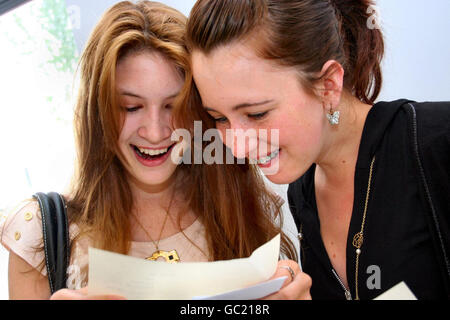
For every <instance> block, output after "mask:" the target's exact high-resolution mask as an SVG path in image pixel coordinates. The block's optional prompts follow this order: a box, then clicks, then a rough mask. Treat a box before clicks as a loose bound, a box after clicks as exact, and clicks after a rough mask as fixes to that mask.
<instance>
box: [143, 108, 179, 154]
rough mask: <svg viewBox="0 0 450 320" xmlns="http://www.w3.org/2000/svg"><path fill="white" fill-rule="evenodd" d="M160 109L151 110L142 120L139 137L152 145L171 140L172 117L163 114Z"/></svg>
mask: <svg viewBox="0 0 450 320" xmlns="http://www.w3.org/2000/svg"><path fill="white" fill-rule="evenodd" d="M158 109H159V108H156V107H155V108H149V110H148V111H147V113H146V114H145V116H144V117H143V118H142V120H141V123H140V125H139V129H138V135H139V136H140V137H142V138H144V139H146V140H147V141H148V142H150V143H152V144H155V145H157V144H159V143H161V142H162V141H164V140H167V139H168V138H170V135H171V133H172V129H171V126H170V120H171V118H170V116H168V115H166V114H163V113H162V112H160V110H158Z"/></svg>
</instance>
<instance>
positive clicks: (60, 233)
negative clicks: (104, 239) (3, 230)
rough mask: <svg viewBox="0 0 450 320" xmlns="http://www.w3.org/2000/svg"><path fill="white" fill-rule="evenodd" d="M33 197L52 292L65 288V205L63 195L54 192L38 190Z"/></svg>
mask: <svg viewBox="0 0 450 320" xmlns="http://www.w3.org/2000/svg"><path fill="white" fill-rule="evenodd" d="M33 197H34V198H35V199H36V200H37V201H38V202H39V207H40V209H41V215H42V234H43V239H44V253H45V264H46V266H47V275H48V281H49V284H50V291H51V293H52V294H53V293H54V292H56V291H58V290H59V289H62V288H66V280H67V274H66V272H67V267H68V265H69V256H70V248H69V228H68V223H67V212H66V208H67V207H66V204H65V202H64V199H63V197H62V196H61V195H60V194H59V193H56V192H49V193H47V194H45V193H42V192H38V193H36V194H34V195H33Z"/></svg>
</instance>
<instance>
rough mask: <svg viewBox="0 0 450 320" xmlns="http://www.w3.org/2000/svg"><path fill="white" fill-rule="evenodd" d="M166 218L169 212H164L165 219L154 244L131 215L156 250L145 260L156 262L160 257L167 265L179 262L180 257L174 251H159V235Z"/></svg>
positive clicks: (137, 220)
mask: <svg viewBox="0 0 450 320" xmlns="http://www.w3.org/2000/svg"><path fill="white" fill-rule="evenodd" d="M168 216H169V212H166V217H165V218H164V222H163V225H162V227H161V231H160V232H159V237H158V242H155V240H153V238H152V237H151V236H150V234H149V233H148V232H147V230H145V228H144V226H143V225H142V224H141V222H140V221H139V219H138V218H137V217H136V215H134V214H133V217H134V219H135V220H136V222H137V224H138V225H139V226H140V227H141V229H142V230H144V232H145V234H146V235H147V237H149V238H150V240H152V242H153V244H154V245H155V248H156V251H155V252H153V254H152V255H151V256H149V257H147V258H145V260H152V261H156V260H157V259H158V258H161V257H162V258H164V259H165V260H166V262H168V263H177V262H179V261H180V257H179V256H178V252H177V251H176V250H175V249H173V250H170V251H165V250H159V241H160V240H161V235H162V232H163V230H164V227H165V226H166V222H167V217H168Z"/></svg>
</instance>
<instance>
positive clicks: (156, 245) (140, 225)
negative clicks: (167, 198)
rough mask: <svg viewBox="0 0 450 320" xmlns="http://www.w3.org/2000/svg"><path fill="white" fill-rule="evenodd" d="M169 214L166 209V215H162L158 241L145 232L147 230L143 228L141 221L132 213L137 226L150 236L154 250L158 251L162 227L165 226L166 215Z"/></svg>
mask: <svg viewBox="0 0 450 320" xmlns="http://www.w3.org/2000/svg"><path fill="white" fill-rule="evenodd" d="M168 216H169V212H167V211H166V216H165V217H164V222H163V225H162V227H161V231H160V232H159V236H158V241H155V240H153V238H152V237H151V236H150V234H149V233H148V232H147V230H146V229H145V228H144V226H143V225H142V223H141V222H140V221H139V219H138V217H137V216H136V215H135V214H133V217H134V219H135V220H136V222H137V224H138V225H139V227H141V229H142V230H143V231H144V232H145V234H146V235H147V237H149V238H150V240H151V241H152V242H153V244H154V245H155V248H156V251H159V241H160V240H161V236H162V233H163V230H164V227H165V226H166V222H167V217H168Z"/></svg>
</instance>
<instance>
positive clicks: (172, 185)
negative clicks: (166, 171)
mask: <svg viewBox="0 0 450 320" xmlns="http://www.w3.org/2000/svg"><path fill="white" fill-rule="evenodd" d="M130 187H131V192H132V194H133V203H134V210H135V213H136V214H137V215H141V214H144V213H146V212H147V213H148V212H149V211H152V212H160V211H163V212H165V210H167V209H168V208H169V206H170V204H171V202H172V200H173V199H174V197H175V195H176V194H175V192H176V175H175V174H174V175H173V176H172V177H171V178H170V179H169V180H167V181H166V182H164V183H163V184H159V185H154V186H149V185H143V184H141V183H139V182H137V181H134V180H131V181H130ZM149 208H151V209H152V210H149ZM161 209H162V210H161Z"/></svg>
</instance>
